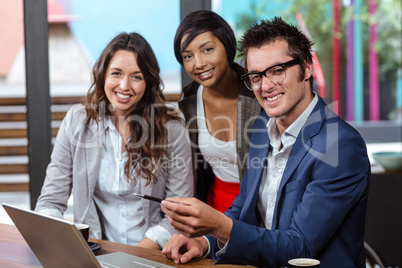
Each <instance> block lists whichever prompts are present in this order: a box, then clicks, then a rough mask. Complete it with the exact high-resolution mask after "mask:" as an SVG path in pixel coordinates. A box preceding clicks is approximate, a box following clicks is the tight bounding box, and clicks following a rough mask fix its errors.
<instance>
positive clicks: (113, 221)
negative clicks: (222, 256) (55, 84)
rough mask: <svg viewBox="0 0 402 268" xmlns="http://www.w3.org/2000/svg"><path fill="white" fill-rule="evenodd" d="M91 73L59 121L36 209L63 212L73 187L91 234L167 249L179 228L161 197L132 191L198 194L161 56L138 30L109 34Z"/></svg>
mask: <svg viewBox="0 0 402 268" xmlns="http://www.w3.org/2000/svg"><path fill="white" fill-rule="evenodd" d="M92 80H93V81H92V85H91V88H90V90H89V91H88V94H87V96H86V98H85V99H84V101H83V103H82V104H79V105H75V106H73V107H72V108H71V109H70V110H69V111H68V113H67V115H66V117H65V119H64V120H63V123H62V124H61V126H60V129H59V133H58V135H57V138H56V142H55V146H54V149H53V153H52V159H51V163H50V164H49V166H48V169H47V173H46V179H45V183H44V186H43V188H42V193H41V196H40V197H39V199H38V202H37V205H36V208H35V210H36V211H39V212H41V213H44V214H48V215H52V216H57V217H62V215H63V213H64V211H65V210H66V208H67V200H68V198H69V196H70V194H71V192H72V194H73V202H74V204H73V209H74V221H75V222H79V223H86V224H88V225H89V226H90V237H93V238H97V239H106V240H110V241H114V242H118V243H125V244H132V245H138V246H143V247H149V248H163V246H164V244H165V243H166V242H167V240H168V239H169V238H170V237H171V236H172V234H173V233H174V232H175V231H174V230H173V228H172V227H171V226H170V225H169V223H168V221H167V219H166V217H165V216H164V215H163V213H162V212H161V209H160V204H159V203H157V202H153V201H149V200H145V199H140V198H138V197H137V196H135V195H134V193H142V194H147V195H152V196H155V197H158V198H161V199H164V198H167V197H177V196H187V197H191V196H192V195H193V174H192V170H191V165H190V164H189V163H188V161H189V159H190V158H191V155H190V145H189V142H188V134H187V132H186V129H185V125H184V120H183V118H182V115H181V114H180V112H179V111H178V110H176V109H175V108H172V107H170V106H168V105H166V103H165V100H164V96H163V94H162V87H163V84H162V80H161V78H160V76H159V65H158V62H157V60H156V57H155V55H154V53H153V51H152V48H151V46H150V45H149V44H148V43H147V41H146V40H145V39H144V38H143V37H142V36H141V35H139V34H137V33H129V34H127V33H122V34H119V35H117V36H116V37H115V38H113V39H112V40H111V41H110V43H109V44H108V45H107V46H106V47H105V49H104V50H103V52H102V53H101V55H100V57H99V59H98V60H97V61H96V63H95V65H94V67H93V72H92Z"/></svg>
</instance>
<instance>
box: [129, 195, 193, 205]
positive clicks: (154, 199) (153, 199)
mask: <svg viewBox="0 0 402 268" xmlns="http://www.w3.org/2000/svg"><path fill="white" fill-rule="evenodd" d="M134 195H135V196H138V197H141V198H144V199H148V200H151V201H155V202H159V203H160V202H162V201H163V200H164V199H160V198H157V197H154V196H150V195H146V194H139V193H134ZM166 201H169V202H172V203H176V204H180V205H187V204H183V203H181V202H177V201H173V200H166Z"/></svg>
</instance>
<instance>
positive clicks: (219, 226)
mask: <svg viewBox="0 0 402 268" xmlns="http://www.w3.org/2000/svg"><path fill="white" fill-rule="evenodd" d="M311 45H312V43H311V42H310V41H309V40H308V38H307V37H306V36H305V35H304V34H303V33H301V32H300V31H299V30H298V29H297V28H296V27H294V26H292V25H289V24H287V23H286V22H284V21H283V20H282V19H280V18H274V19H272V20H262V21H261V22H260V23H258V24H255V25H254V26H253V27H252V28H251V29H249V30H248V31H247V32H246V33H245V35H244V36H243V39H242V41H241V46H240V51H241V55H242V56H243V58H244V62H245V65H246V69H247V70H248V73H247V74H244V75H243V76H242V79H243V81H244V83H245V85H246V86H247V87H248V88H249V89H250V90H252V91H253V92H254V94H255V95H256V98H257V100H258V102H259V103H260V105H261V106H262V107H263V109H264V111H263V112H262V113H261V115H260V116H259V117H258V118H257V119H256V121H255V123H254V127H253V130H252V134H251V139H250V150H249V161H248V166H247V171H246V173H245V175H244V177H243V180H242V183H241V187H240V194H239V195H238V196H237V197H236V199H235V200H234V201H233V203H232V206H231V207H230V208H229V209H228V210H227V211H226V212H225V213H224V214H222V213H220V212H218V211H215V210H213V209H212V208H211V207H209V206H208V205H206V204H205V203H202V202H200V201H199V200H197V199H187V198H175V199H173V200H176V201H179V202H181V203H182V205H179V204H177V203H172V202H167V201H163V202H162V210H163V211H164V212H165V213H166V214H167V215H168V217H169V220H170V223H171V224H172V226H173V227H174V228H175V229H176V230H178V231H179V232H180V233H181V234H180V235H175V236H174V237H173V238H171V240H169V242H168V243H167V245H166V246H165V248H164V249H163V253H164V255H165V256H166V257H167V258H171V259H173V260H174V261H175V262H177V263H179V262H181V263H185V262H188V261H189V260H190V259H192V258H197V257H202V256H205V254H210V255H211V256H212V257H213V258H214V259H216V260H217V261H218V262H217V263H219V264H223V263H237V264H249V265H255V266H259V267H281V266H286V265H287V261H288V260H289V259H292V258H297V257H309V258H316V259H319V260H320V261H321V267H325V268H327V267H337V268H339V267H342V268H345V267H365V256H364V222H365V212H366V205H367V194H368V187H369V180H370V164H369V160H368V157H367V152H366V145H365V143H364V141H363V139H362V138H361V136H360V135H359V134H358V133H357V131H356V130H354V129H353V128H352V127H351V126H350V125H348V124H347V123H346V122H344V121H343V120H342V119H340V118H339V117H338V116H337V115H336V114H334V113H333V112H332V111H330V110H329V109H328V107H327V105H326V104H325V103H324V101H323V100H322V99H321V98H320V97H319V96H318V95H317V94H316V93H314V91H313V78H312V72H313V69H312V68H313V67H312V55H311ZM202 235H207V236H206V237H201V236H202Z"/></svg>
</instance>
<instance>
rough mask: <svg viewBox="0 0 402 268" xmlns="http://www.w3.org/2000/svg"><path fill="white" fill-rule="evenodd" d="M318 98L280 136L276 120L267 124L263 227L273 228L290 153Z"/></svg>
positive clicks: (261, 203) (261, 195)
mask: <svg viewBox="0 0 402 268" xmlns="http://www.w3.org/2000/svg"><path fill="white" fill-rule="evenodd" d="M317 101H318V97H317V95H315V96H314V99H313V100H312V101H311V103H310V104H309V106H308V107H307V108H306V110H304V112H303V113H302V114H301V115H300V116H299V117H298V118H297V119H296V120H295V121H294V122H293V123H292V124H291V125H290V126H289V127H288V128H287V129H286V130H285V132H284V133H283V134H282V135H280V133H279V130H278V127H277V125H276V123H275V119H274V118H270V119H269V121H268V123H267V129H268V136H269V139H270V147H269V151H268V161H267V166H266V167H265V169H264V174H263V175H262V179H261V184H260V191H259V198H258V203H257V206H258V211H259V212H260V215H261V223H260V225H261V227H265V228H267V229H271V228H272V219H273V216H274V210H275V202H276V197H277V195H278V189H279V185H280V183H281V180H282V176H283V172H284V171H285V167H286V163H287V162H288V159H289V154H290V151H291V150H292V148H293V145H294V143H295V141H296V138H297V136H298V135H299V133H300V131H301V129H302V127H303V126H304V123H305V122H306V120H307V118H308V117H309V115H310V114H311V112H312V111H313V109H314V107H315V105H316V104H317Z"/></svg>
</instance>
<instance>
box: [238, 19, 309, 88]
mask: <svg viewBox="0 0 402 268" xmlns="http://www.w3.org/2000/svg"><path fill="white" fill-rule="evenodd" d="M278 40H284V41H286V42H287V43H288V46H289V51H288V53H289V56H291V57H292V58H294V59H300V64H299V67H300V68H299V69H300V71H301V72H300V77H299V79H300V80H303V78H304V75H305V71H304V70H305V66H306V63H312V62H313V56H312V54H311V49H312V45H313V43H312V42H311V41H310V40H309V39H308V38H307V36H306V35H305V34H303V33H302V32H301V31H299V29H298V28H297V27H296V26H293V25H291V24H288V23H286V22H285V21H284V20H282V19H281V18H280V17H274V18H273V19H271V20H261V21H260V22H258V23H254V24H253V26H252V27H251V28H250V29H249V30H247V31H246V32H245V33H244V35H243V37H242V38H241V40H240V42H239V52H240V56H241V57H243V61H244V64H245V66H246V68H247V53H248V51H249V49H250V48H260V47H262V46H263V45H267V44H270V43H272V42H275V41H278ZM309 80H310V85H311V88H313V76H311V77H310V79H309Z"/></svg>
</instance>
